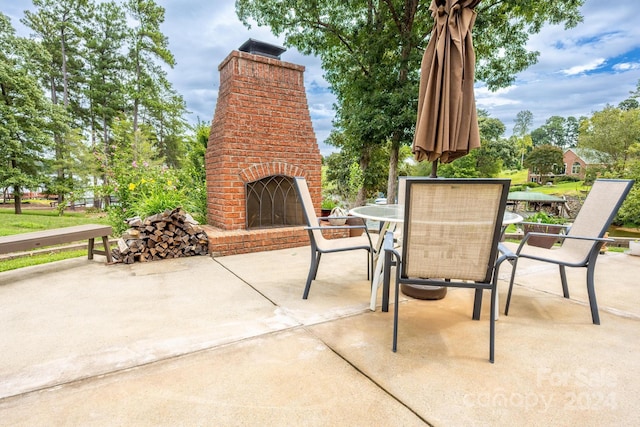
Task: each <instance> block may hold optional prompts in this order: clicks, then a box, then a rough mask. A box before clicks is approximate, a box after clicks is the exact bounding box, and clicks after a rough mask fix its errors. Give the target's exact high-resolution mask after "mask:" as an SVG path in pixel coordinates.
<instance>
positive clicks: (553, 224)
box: [521, 211, 567, 249]
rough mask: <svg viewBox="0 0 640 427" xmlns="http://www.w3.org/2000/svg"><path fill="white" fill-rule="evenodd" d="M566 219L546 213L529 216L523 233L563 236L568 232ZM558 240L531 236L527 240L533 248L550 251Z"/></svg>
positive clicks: (524, 224) (523, 227) (523, 226)
mask: <svg viewBox="0 0 640 427" xmlns="http://www.w3.org/2000/svg"><path fill="white" fill-rule="evenodd" d="M564 222H565V221H564V219H563V218H559V217H556V216H551V215H549V214H547V213H546V212H543V211H540V212H536V213H535V214H533V215H531V216H529V217H528V218H527V221H526V222H522V223H521V224H522V231H523V232H524V234H525V235H526V234H527V233H531V232H535V233H547V234H562V233H563V232H564V231H565V230H566V228H567V227H566V225H562V224H564ZM557 242H558V239H557V238H555V237H551V236H531V237H529V240H527V244H529V245H531V246H538V247H540V248H546V249H550V248H551V247H552V246H553V245H554V244H555V243H557Z"/></svg>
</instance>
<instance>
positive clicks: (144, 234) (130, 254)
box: [112, 208, 209, 264]
mask: <svg viewBox="0 0 640 427" xmlns="http://www.w3.org/2000/svg"><path fill="white" fill-rule="evenodd" d="M127 224H128V225H129V229H128V230H127V231H126V232H124V233H123V234H122V237H121V238H120V239H119V240H118V247H117V248H115V249H113V251H112V252H113V258H114V260H115V261H116V262H123V263H125V264H132V263H134V262H136V261H141V262H147V261H156V260H160V259H166V258H179V257H187V256H194V255H206V254H207V252H208V246H209V240H208V238H207V234H206V233H205V231H204V230H203V229H202V227H200V225H199V224H198V222H197V221H196V220H194V219H193V218H192V217H191V215H189V214H188V213H186V212H185V211H184V210H182V209H181V208H176V209H173V210H171V209H167V210H166V211H164V212H162V213H159V214H157V215H153V216H150V217H148V218H146V219H144V220H142V219H141V218H140V217H134V218H130V219H129V220H127Z"/></svg>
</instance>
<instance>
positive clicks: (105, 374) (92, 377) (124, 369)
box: [0, 325, 304, 403]
mask: <svg viewBox="0 0 640 427" xmlns="http://www.w3.org/2000/svg"><path fill="white" fill-rule="evenodd" d="M303 328H304V326H303V325H295V326H291V327H288V328H285V329H280V330H276V331H270V332H266V333H263V334H260V335H254V336H247V337H243V338H239V339H236V340H233V341H229V342H225V343H223V344H215V345H212V346H209V347H203V348H199V349H197V350H192V351H187V352H183V353H178V354H172V355H169V356H165V357H161V358H158V359H154V360H149V361H148V362H143V363H139V364H136V365H131V366H125V367H122V368H118V369H114V370H111V371H103V372H97V373H94V374H90V375H85V376H80V377H77V378H72V379H69V380H67V381H63V382H59V383H55V384H47V385H42V386H39V387H35V388H33V389H30V390H24V391H21V392H19V393H16V394H9V395H6V396H0V403H2V402H4V401H9V400H11V399H17V398H21V397H25V396H29V395H32V394H35V393H43V392H48V391H55V390H57V389H59V388H62V387H66V386H73V385H77V384H82V383H84V382H89V381H93V380H101V379H103V378H108V377H111V376H115V375H120V374H123V373H127V372H131V371H134V370H136V369H140V368H146V367H149V366H154V365H157V364H161V363H166V362H170V361H173V360H179V359H183V358H186V357H189V356H193V355H197V354H201V353H206V352H209V351H215V350H218V349H221V348H225V347H230V346H233V345H236V344H238V343H242V342H246V341H251V340H254V339H258V338H262V337H265V336H269V335H276V334H279V333H281V332H286V331H291V330H296V329H303Z"/></svg>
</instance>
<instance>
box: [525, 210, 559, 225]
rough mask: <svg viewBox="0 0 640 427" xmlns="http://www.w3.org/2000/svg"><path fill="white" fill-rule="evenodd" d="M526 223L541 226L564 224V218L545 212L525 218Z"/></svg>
mask: <svg viewBox="0 0 640 427" xmlns="http://www.w3.org/2000/svg"><path fill="white" fill-rule="evenodd" d="M527 222H539V223H541V224H564V222H565V220H564V218H560V217H557V216H552V215H549V214H548V213H546V212H543V211H540V212H536V213H535V214H533V215H531V216H529V217H527Z"/></svg>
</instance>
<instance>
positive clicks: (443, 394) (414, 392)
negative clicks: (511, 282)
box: [0, 247, 640, 426]
mask: <svg viewBox="0 0 640 427" xmlns="http://www.w3.org/2000/svg"><path fill="white" fill-rule="evenodd" d="M103 262H104V258H102V257H96V259H94V260H93V261H89V260H86V259H81V258H78V259H73V260H67V261H61V262H57V263H53V264H48V265H44V266H36V267H28V268H24V269H20V270H15V271H10V272H5V273H0V306H1V307H2V309H1V310H0V325H2V326H1V328H2V329H1V330H2V332H1V336H2V338H1V339H0V425H3V426H23V425H24V426H51V425H71V426H75V425H82V426H92V425H136V426H138V425H143V426H144V425H153V426H158V425H171V426H175V425H225V426H226V425H306V426H327V425H359V426H360V425H362V426H367V425H403V426H405V425H406V426H411V425H434V426H462V425H464V426H485V425H486V426H514V425H525V424H526V425H545V426H550V425H566V426H574V425H581V426H603V425H640V410H638V407H637V396H638V395H640V363H638V360H637V359H638V357H639V355H640V289H639V288H638V283H640V280H639V278H640V257H633V256H629V255H625V254H621V253H606V254H605V255H602V256H600V258H599V260H598V266H597V268H596V290H597V296H598V302H599V306H600V316H601V321H602V324H601V325H600V326H596V325H593V324H592V323H591V315H590V311H589V307H588V304H587V303H586V289H585V288H586V286H585V280H586V279H585V276H586V274H585V273H586V270H585V269H570V270H569V271H568V279H569V288H570V291H571V293H572V295H571V297H572V298H571V300H566V299H564V298H562V296H561V295H562V294H561V286H560V279H559V275H558V272H557V268H556V267H554V266H549V265H545V264H540V263H535V262H532V261H528V260H522V261H521V267H520V268H519V269H518V275H517V276H516V281H517V284H518V286H516V288H515V290H514V296H513V300H512V305H511V312H510V315H509V316H504V315H503V314H501V315H500V319H499V320H498V322H497V331H496V362H495V364H491V363H489V361H488V350H489V349H488V346H489V343H488V341H489V339H488V335H489V324H488V321H487V317H488V305H489V304H488V297H485V301H484V302H485V304H484V305H483V316H482V319H481V320H480V321H472V320H471V311H472V302H473V292H472V291H471V290H466V289H454V290H449V293H448V295H447V297H446V298H445V299H443V300H441V301H416V300H411V299H408V298H402V301H401V304H402V307H401V310H400V327H399V346H398V347H399V348H398V352H397V353H395V354H394V353H393V352H392V351H391V337H392V326H393V314H392V313H391V312H389V313H382V312H380V310H379V307H378V310H377V311H375V312H372V311H370V310H369V309H368V301H369V284H368V282H367V280H366V271H365V268H366V267H365V266H366V258H365V253H364V252H361V253H358V252H353V253H344V254H328V255H325V256H324V257H323V260H322V262H321V264H320V268H319V272H318V280H316V281H315V282H314V284H313V286H312V287H311V294H310V296H309V299H308V300H306V301H305V300H302V299H301V294H302V290H303V287H304V282H305V279H306V275H307V271H308V267H309V248H308V247H302V248H294V249H286V250H280V251H274V252H260V253H253V254H247V255H234V256H227V257H219V258H215V259H213V258H210V257H194V258H182V259H175V260H166V261H159V262H153V263H137V264H133V265H123V264H119V265H105V264H104V263H103ZM510 271H511V267H510V266H504V267H503V269H502V271H501V275H500V276H501V278H502V279H503V280H502V281H501V282H500V307H501V308H500V312H501V313H503V311H504V301H505V296H506V291H507V282H506V281H505V280H504V279H507V278H508V275H509V274H510ZM378 300H380V297H379V298H378ZM391 308H392V309H393V306H392V307H391Z"/></svg>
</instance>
